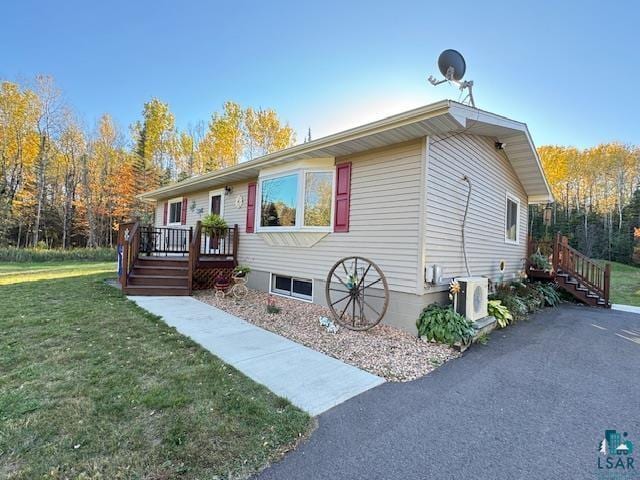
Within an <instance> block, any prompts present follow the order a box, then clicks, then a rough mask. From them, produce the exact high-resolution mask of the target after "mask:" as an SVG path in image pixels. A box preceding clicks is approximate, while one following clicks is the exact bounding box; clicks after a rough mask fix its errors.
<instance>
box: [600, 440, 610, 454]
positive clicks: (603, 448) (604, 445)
mask: <svg viewBox="0 0 640 480" xmlns="http://www.w3.org/2000/svg"><path fill="white" fill-rule="evenodd" d="M600 453H601V454H602V455H607V453H609V452H608V448H607V439H606V438H603V439H602V441H601V442H600Z"/></svg>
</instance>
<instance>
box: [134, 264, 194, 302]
mask: <svg viewBox="0 0 640 480" xmlns="http://www.w3.org/2000/svg"><path fill="white" fill-rule="evenodd" d="M126 293H127V294H128V295H189V294H190V291H189V260H188V259H186V258H171V257H138V258H137V259H135V261H134V263H133V269H132V270H131V273H130V274H129V279H128V281H127V288H126Z"/></svg>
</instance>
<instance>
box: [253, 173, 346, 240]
mask: <svg viewBox="0 0 640 480" xmlns="http://www.w3.org/2000/svg"><path fill="white" fill-rule="evenodd" d="M333 175H334V172H333V170H315V169H314V170H296V171H293V172H286V173H282V174H278V175H271V176H268V177H264V178H262V179H260V182H259V186H260V194H259V195H260V211H259V214H258V216H259V224H258V225H259V230H261V231H296V230H312V231H330V230H331V225H332V215H333Z"/></svg>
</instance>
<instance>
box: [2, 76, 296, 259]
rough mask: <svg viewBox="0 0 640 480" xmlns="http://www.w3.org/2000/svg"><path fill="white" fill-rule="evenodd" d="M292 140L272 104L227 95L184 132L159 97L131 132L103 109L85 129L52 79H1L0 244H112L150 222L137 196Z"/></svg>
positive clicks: (47, 245) (149, 106)
mask: <svg viewBox="0 0 640 480" xmlns="http://www.w3.org/2000/svg"><path fill="white" fill-rule="evenodd" d="M294 142H295V133H294V131H293V130H292V129H291V128H290V127H289V125H288V124H286V123H284V122H282V121H281V120H280V119H279V117H278V115H277V113H276V112H275V111H274V110H273V109H261V108H260V109H254V108H251V107H248V108H243V107H241V106H240V105H239V104H237V103H235V102H232V101H228V102H226V103H224V105H223V107H222V109H221V110H220V111H217V112H214V113H213V114H212V115H211V118H210V119H209V121H208V122H205V121H200V122H198V123H196V124H195V125H190V126H188V127H187V128H186V129H182V130H181V129H178V128H177V127H176V124H175V117H174V115H173V113H172V112H171V110H170V108H169V105H168V104H167V103H165V102H162V101H160V100H159V99H156V98H153V99H151V100H150V101H149V102H147V103H145V104H144V106H143V108H142V112H141V118H140V119H139V120H138V121H136V122H135V123H134V124H133V125H131V126H130V127H129V129H128V130H123V129H122V128H120V127H119V126H118V125H117V124H116V122H115V121H114V120H113V118H112V117H111V116H110V115H109V114H108V113H104V114H103V115H102V116H101V117H100V118H99V119H98V120H97V122H96V124H95V125H94V126H92V127H87V126H85V125H83V124H82V123H81V122H80V121H79V120H78V117H77V115H76V114H75V112H74V111H73V109H72V108H71V107H70V105H68V103H66V102H65V101H64V97H63V95H62V92H61V91H60V89H59V88H58V87H57V86H56V84H55V81H54V79H53V78H52V77H49V76H38V77H36V78H35V79H34V80H33V81H32V82H29V83H28V84H20V83H18V82H12V81H8V80H0V245H13V246H18V247H28V246H42V247H48V248H52V247H60V248H69V247H74V246H81V247H84V246H87V247H97V246H112V245H113V244H114V242H115V238H116V231H117V227H118V224H119V223H120V222H122V221H123V220H127V219H130V218H134V217H137V218H141V219H142V220H143V221H149V220H150V219H151V215H152V210H151V209H150V208H149V206H148V205H146V204H144V203H142V202H140V201H138V200H137V199H136V195H138V194H139V193H142V192H145V191H148V190H151V189H154V188H157V187H160V186H163V185H166V184H169V183H171V182H174V181H178V180H182V179H184V178H187V177H190V176H192V175H201V174H203V173H206V172H210V171H213V170H217V169H220V168H225V167H228V166H231V165H235V164H237V163H238V162H240V161H243V160H247V159H251V158H254V157H257V156H260V155H264V154H267V153H271V152H274V151H276V150H281V149H283V148H286V147H289V146H291V145H293V143H294Z"/></svg>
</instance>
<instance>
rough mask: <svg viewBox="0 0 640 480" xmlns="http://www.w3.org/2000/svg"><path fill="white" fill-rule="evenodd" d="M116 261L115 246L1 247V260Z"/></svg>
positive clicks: (40, 261) (39, 261)
mask: <svg viewBox="0 0 640 480" xmlns="http://www.w3.org/2000/svg"><path fill="white" fill-rule="evenodd" d="M63 261H71V262H74V261H90V262H108V261H113V262H115V261H116V250H115V248H107V247H101V248H70V249H66V250H63V249H61V248H52V249H47V248H16V247H0V262H29V263H31V262H38V263H42V262H63Z"/></svg>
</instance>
